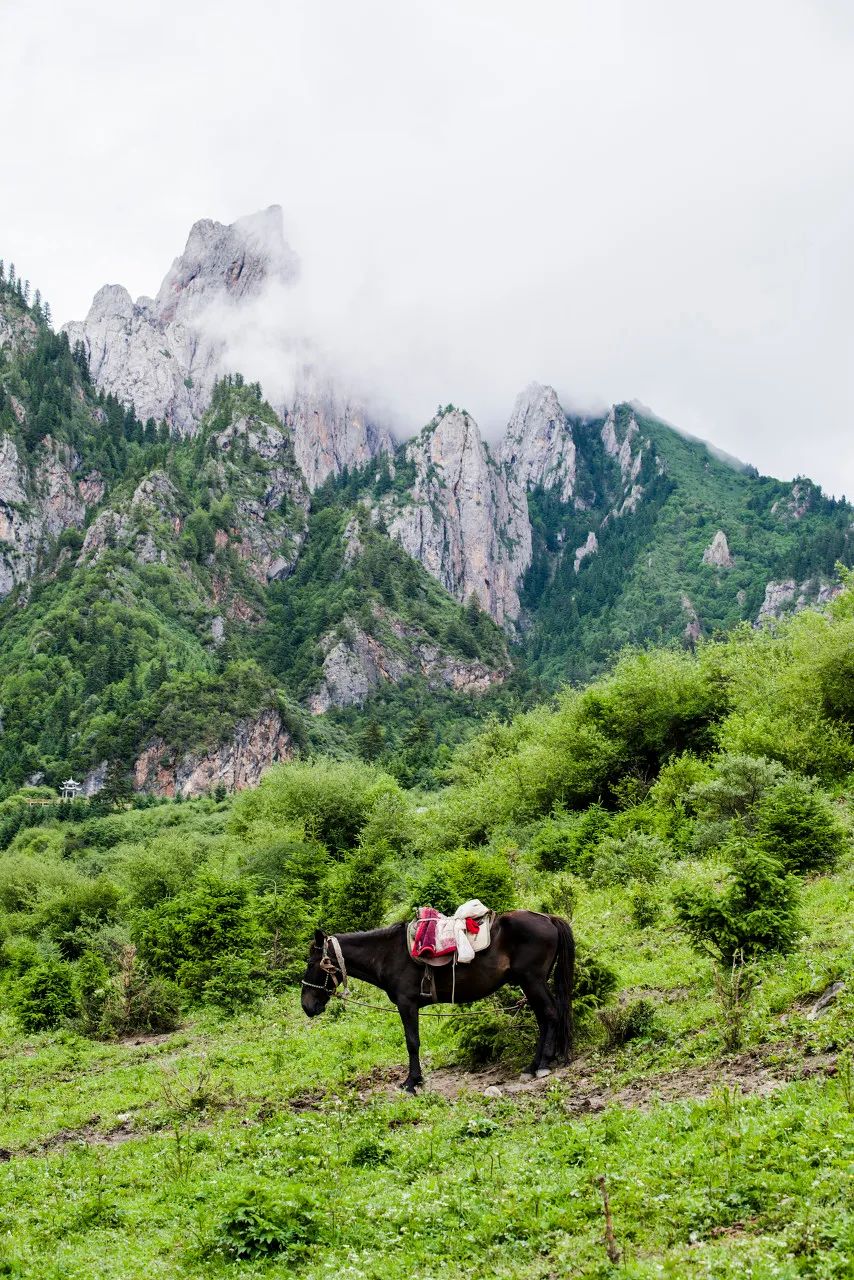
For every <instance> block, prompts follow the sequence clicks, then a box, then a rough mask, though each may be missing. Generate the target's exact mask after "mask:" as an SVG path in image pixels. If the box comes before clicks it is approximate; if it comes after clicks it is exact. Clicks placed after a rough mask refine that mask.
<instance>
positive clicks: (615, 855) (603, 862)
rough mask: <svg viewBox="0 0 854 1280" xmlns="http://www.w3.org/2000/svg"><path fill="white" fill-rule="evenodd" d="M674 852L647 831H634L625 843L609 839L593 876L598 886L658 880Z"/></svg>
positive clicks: (601, 846)
mask: <svg viewBox="0 0 854 1280" xmlns="http://www.w3.org/2000/svg"><path fill="white" fill-rule="evenodd" d="M669 858H670V850H669V849H668V847H667V845H666V844H665V843H664V841H663V840H659V838H658V837H657V836H652V835H648V834H647V833H646V832H644V831H630V832H629V834H628V835H626V836H623V837H622V839H619V838H616V837H613V836H606V837H605V839H604V840H602V841H601V843H600V844H599V847H598V849H597V850H596V855H595V857H594V860H593V866H592V868H591V872H590V879H591V882H592V883H593V884H595V885H600V886H607V885H613V884H631V883H632V882H633V881H636V880H641V881H644V882H645V883H647V884H651V883H652V882H653V881H654V880H657V879H658V878H659V877H660V875H661V872H662V869H663V867H664V865H665V863H666V862H667V861H668V860H669Z"/></svg>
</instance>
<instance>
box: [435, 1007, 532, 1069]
mask: <svg viewBox="0 0 854 1280" xmlns="http://www.w3.org/2000/svg"><path fill="white" fill-rule="evenodd" d="M447 1025H448V1030H449V1031H450V1032H451V1033H452V1034H453V1036H454V1039H455V1042H456V1046H457V1056H458V1060H459V1061H460V1063H461V1064H462V1065H463V1066H467V1067H485V1066H489V1065H492V1064H493V1063H497V1062H505V1063H515V1064H517V1065H519V1064H521V1063H522V1062H523V1061H525V1060H527V1059H528V1058H530V1057H531V1055H532V1053H533V1050H534V1044H535V1042H536V1038H537V1034H538V1033H537V1023H536V1019H535V1018H534V1015H533V1012H532V1011H531V1009H530V1008H529V1007H528V1006H527V1005H525V1004H522V1005H521V1006H520V998H519V993H518V992H513V991H511V990H508V989H507V988H506V987H503V988H502V989H501V990H500V991H498V992H496V994H495V995H494V996H490V997H489V998H488V999H486V1000H479V1001H478V1002H477V1004H476V1005H472V1006H467V1007H466V1008H465V1009H456V1010H455V1011H454V1012H453V1013H452V1015H451V1017H450V1018H448V1023H447Z"/></svg>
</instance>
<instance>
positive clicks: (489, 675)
mask: <svg viewBox="0 0 854 1280" xmlns="http://www.w3.org/2000/svg"><path fill="white" fill-rule="evenodd" d="M380 621H381V622H384V623H385V624H387V625H388V627H389V630H390V635H389V637H388V639H387V640H386V641H385V642H383V641H382V640H381V639H378V638H377V637H376V636H372V635H368V634H367V632H366V631H364V630H363V629H362V628H361V627H359V626H358V625H357V624H356V623H355V622H353V620H352V619H347V620H345V622H344V624H343V627H342V630H343V632H344V634H343V635H341V634H340V633H339V634H336V635H332V636H328V637H327V638H326V639H325V641H324V642H323V647H324V648H325V650H326V656H325V658H324V662H323V681H322V683H321V685H320V687H319V688H318V689H317V690H316V691H315V692H314V693H313V694H312V695H311V697H310V698H309V701H308V708H309V711H310V712H311V713H312V715H321V714H323V712H325V711H329V710H330V708H331V707H350V706H361V705H362V703H364V702H366V701H367V699H368V698H369V697H370V696H371V694H372V693H375V692H376V690H377V689H378V688H379V687H380V685H381V684H383V683H385V682H388V683H391V684H400V683H401V682H402V681H404V680H406V679H408V678H410V677H412V676H416V675H420V676H423V677H424V678H425V679H426V680H427V682H428V684H429V685H430V687H431V688H440V687H444V688H446V689H453V690H455V691H456V692H465V693H484V692H485V691H486V690H487V689H490V688H492V686H493V685H496V684H501V683H502V681H504V680H505V679H506V678H507V676H508V674H509V670H510V668H509V665H508V666H507V667H505V668H495V667H489V666H487V665H486V664H485V663H483V662H473V661H470V660H467V659H465V658H457V657H455V656H454V655H453V654H450V653H448V652H447V651H445V650H443V649H441V648H440V647H439V646H438V645H437V644H435V643H433V641H431V640H430V639H429V637H427V636H426V635H425V634H424V633H423V632H421V631H419V630H418V628H416V627H411V626H408V625H407V624H406V623H404V622H402V621H401V620H400V619H398V618H389V617H388V616H387V615H385V614H381V615H380Z"/></svg>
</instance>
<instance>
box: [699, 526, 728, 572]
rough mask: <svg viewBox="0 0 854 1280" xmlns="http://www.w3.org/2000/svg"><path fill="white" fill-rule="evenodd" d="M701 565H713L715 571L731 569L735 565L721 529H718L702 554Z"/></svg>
mask: <svg viewBox="0 0 854 1280" xmlns="http://www.w3.org/2000/svg"><path fill="white" fill-rule="evenodd" d="M703 564H710V565H714V567H715V568H716V569H731V568H732V567H733V565H734V564H735V561H734V560H733V558H732V554H731V553H730V549H729V543H728V542H727V539H726V534H725V533H724V531H723V529H718V531H717V533H716V534H715V536H714V537H713V538H712V540H711V542H710V543H709V545H708V546H707V547H706V549H705V551H704V552H703Z"/></svg>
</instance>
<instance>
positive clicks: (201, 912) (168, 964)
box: [134, 873, 260, 997]
mask: <svg viewBox="0 0 854 1280" xmlns="http://www.w3.org/2000/svg"><path fill="white" fill-rule="evenodd" d="M134 936H135V940H136V942H137V945H138V947H139V954H140V958H141V959H142V960H143V961H144V962H145V963H146V964H148V965H150V966H151V968H152V970H154V972H155V973H159V974H162V975H164V976H165V977H169V978H174V979H176V981H177V982H178V983H179V984H180V985H181V986H182V987H184V988H185V989H186V990H187V991H188V992H189V993H190V994H191V995H193V996H195V997H202V996H203V995H204V991H205V987H206V985H207V983H208V982H209V981H210V980H211V979H212V978H214V977H215V975H216V970H217V966H218V964H219V962H220V961H221V959H222V958H224V957H228V958H242V959H254V958H255V957H257V956H258V954H259V949H260V936H259V928H258V921H257V917H256V914H255V909H254V904H253V902H252V900H251V898H250V895H249V889H248V887H247V886H246V885H245V884H243V883H240V882H239V881H234V880H224V879H220V878H218V877H217V876H215V875H212V874H210V873H205V874H204V875H202V876H201V877H200V879H199V881H198V883H197V884H196V886H195V887H194V888H192V889H190V890H188V891H187V892H186V893H182V894H178V895H177V896H176V897H174V898H170V899H169V900H168V901H166V902H164V903H162V904H161V905H160V906H159V907H154V908H152V909H151V910H150V911H146V912H142V913H140V915H139V917H138V918H137V920H136V922H135V925H134Z"/></svg>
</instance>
